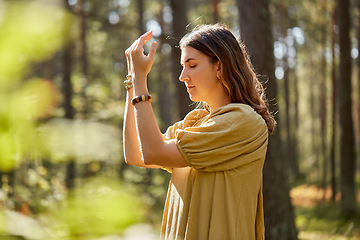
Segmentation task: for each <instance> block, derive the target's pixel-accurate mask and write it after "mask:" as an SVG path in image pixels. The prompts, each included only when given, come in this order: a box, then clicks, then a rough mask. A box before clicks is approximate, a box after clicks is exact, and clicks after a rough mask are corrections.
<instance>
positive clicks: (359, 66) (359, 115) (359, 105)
mask: <svg viewBox="0 0 360 240" xmlns="http://www.w3.org/2000/svg"><path fill="white" fill-rule="evenodd" d="M358 8H359V10H358V11H360V0H359V1H358ZM358 50H359V51H360V15H359V19H358ZM359 59H360V56H358V148H360V60H359Z"/></svg>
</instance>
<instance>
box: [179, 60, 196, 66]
mask: <svg viewBox="0 0 360 240" xmlns="http://www.w3.org/2000/svg"><path fill="white" fill-rule="evenodd" d="M191 60H196V59H195V58H188V59H186V60H185V63H188V62H190V61H191ZM180 64H181V65H182V63H181V62H180Z"/></svg>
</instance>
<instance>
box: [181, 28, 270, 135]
mask: <svg viewBox="0 0 360 240" xmlns="http://www.w3.org/2000/svg"><path fill="white" fill-rule="evenodd" d="M187 46H189V47H192V48H195V49H196V50H198V51H201V52H202V53H204V54H206V55H208V56H209V57H210V61H211V62H212V63H216V62H218V61H220V64H221V75H222V76H221V78H220V83H221V84H222V85H223V86H224V88H225V89H226V91H227V93H228V95H229V98H230V101H231V102H232V103H244V104H247V105H249V106H251V107H252V108H253V109H254V110H255V111H256V112H257V113H258V114H260V115H261V116H262V118H263V119H264V120H265V122H266V125H267V127H268V130H269V132H270V133H272V132H273V131H274V129H275V125H276V121H275V119H274V117H273V116H272V115H271V113H270V112H269V110H268V107H267V105H266V103H267V100H266V97H265V92H264V88H263V86H262V85H261V83H260V82H259V80H258V78H257V76H256V73H255V71H254V68H253V66H252V64H251V62H250V59H249V55H248V53H247V51H246V47H245V45H244V44H243V43H242V42H239V41H238V40H237V39H236V37H235V36H234V35H233V34H232V32H231V31H230V30H229V29H228V28H227V27H226V26H224V25H222V24H219V23H217V24H214V25H200V26H197V27H195V28H194V29H193V31H192V32H190V33H188V34H186V35H185V36H184V37H183V38H182V39H181V40H180V48H181V49H183V48H185V47H187ZM205 108H208V106H206V104H205Z"/></svg>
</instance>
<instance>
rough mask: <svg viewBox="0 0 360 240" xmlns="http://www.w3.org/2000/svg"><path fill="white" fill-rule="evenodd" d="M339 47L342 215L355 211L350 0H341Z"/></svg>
mask: <svg viewBox="0 0 360 240" xmlns="http://www.w3.org/2000/svg"><path fill="white" fill-rule="evenodd" d="M337 3H338V5H337V11H338V22H339V46H340V94H339V101H340V102H339V106H340V107H339V109H340V112H339V113H340V157H341V159H340V169H341V204H340V209H341V213H342V214H351V213H354V212H355V208H356V199H355V182H354V178H355V148H354V147H355V146H354V127H353V119H352V101H351V90H352V88H351V56H350V49H351V45H350V10H349V9H350V5H349V0H338V2H337Z"/></svg>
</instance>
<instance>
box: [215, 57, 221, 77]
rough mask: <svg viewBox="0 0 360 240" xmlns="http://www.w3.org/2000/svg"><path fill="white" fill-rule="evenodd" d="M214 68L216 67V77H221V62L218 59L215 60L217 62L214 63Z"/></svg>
mask: <svg viewBox="0 0 360 240" xmlns="http://www.w3.org/2000/svg"><path fill="white" fill-rule="evenodd" d="M215 68H216V77H217V78H218V79H220V78H221V63H220V61H217V63H215Z"/></svg>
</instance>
